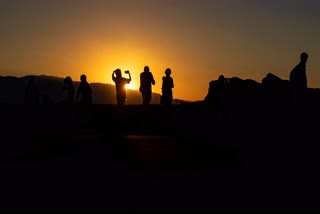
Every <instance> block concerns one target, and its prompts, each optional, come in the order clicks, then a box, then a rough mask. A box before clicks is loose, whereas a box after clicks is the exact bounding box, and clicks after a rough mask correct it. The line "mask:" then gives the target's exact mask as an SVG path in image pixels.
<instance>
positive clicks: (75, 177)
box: [0, 75, 320, 213]
mask: <svg viewBox="0 0 320 214" xmlns="http://www.w3.org/2000/svg"><path fill="white" fill-rule="evenodd" d="M227 81H228V84H229V88H228V90H227V91H226V96H225V97H224V98H223V101H224V102H223V104H221V100H220V102H216V94H215V91H214V87H215V81H212V82H210V87H209V90H208V94H207V96H206V97H205V99H204V101H199V102H190V103H182V104H180V105H173V106H171V107H165V106H162V105H149V106H142V105H125V106H122V107H121V106H116V105H106V104H94V105H93V106H92V108H91V109H89V111H88V109H87V108H83V107H82V106H81V105H59V104H48V105H18V104H2V105H1V106H0V111H1V112H2V115H1V118H0V120H1V124H2V126H1V143H0V168H1V193H0V194H1V198H2V200H1V202H0V207H1V208H2V209H10V210H13V211H34V210H40V211H47V210H51V211H52V210H53V211H57V212H61V211H73V210H79V209H81V210H85V211H88V212H90V213H92V212H95V211H101V210H102V211H119V212H129V211H138V212H143V211H145V212H156V211H157V212H168V211H174V212H178V211H191V212H196V213H199V212H206V211H211V212H212V211H222V212H246V213H248V212H251V213H257V212H259V213H260V212H265V213H272V212H274V211H277V212H279V211H280V212H287V211H301V212H303V213H306V212H308V211H314V210H317V209H318V208H319V196H318V192H319V190H320V188H319V187H320V185H319V180H320V176H319V175H318V167H319V163H320V156H319V154H318V153H319V149H320V146H319V142H320V141H319V131H318V129H319V124H320V122H319V121H320V113H319V109H320V108H319V107H320V102H319V100H320V99H319V98H320V96H319V91H318V89H308V93H307V95H306V98H305V100H304V102H303V103H299V104H297V103H291V102H290V100H289V99H288V97H287V94H288V93H287V90H288V89H287V82H286V81H282V80H281V79H278V78H277V77H275V76H272V75H268V78H267V79H265V80H264V81H263V82H262V83H261V84H260V83H256V82H254V81H251V80H241V79H239V78H232V79H228V80H227ZM270 81H271V82H270ZM274 86H276V87H274Z"/></svg>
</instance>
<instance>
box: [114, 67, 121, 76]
mask: <svg viewBox="0 0 320 214" xmlns="http://www.w3.org/2000/svg"><path fill="white" fill-rule="evenodd" d="M114 72H115V73H116V77H121V76H122V74H121V70H120V69H119V68H118V69H116V70H115V71H114Z"/></svg>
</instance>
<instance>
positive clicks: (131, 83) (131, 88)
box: [126, 81, 136, 90]
mask: <svg viewBox="0 0 320 214" xmlns="http://www.w3.org/2000/svg"><path fill="white" fill-rule="evenodd" d="M126 89H130V90H135V89H136V88H135V86H134V84H133V82H132V81H131V82H130V84H126Z"/></svg>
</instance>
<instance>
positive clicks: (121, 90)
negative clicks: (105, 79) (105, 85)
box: [112, 68, 131, 105]
mask: <svg viewBox="0 0 320 214" xmlns="http://www.w3.org/2000/svg"><path fill="white" fill-rule="evenodd" d="M124 73H126V74H128V75H129V79H127V78H123V77H122V74H121V70H120V69H119V68H118V69H116V70H114V71H113V73H112V80H113V81H114V82H115V84H116V93H117V95H116V99H117V104H118V105H124V104H125V102H126V99H127V92H126V87H125V86H126V84H130V82H131V75H130V71H128V70H127V71H125V72H124Z"/></svg>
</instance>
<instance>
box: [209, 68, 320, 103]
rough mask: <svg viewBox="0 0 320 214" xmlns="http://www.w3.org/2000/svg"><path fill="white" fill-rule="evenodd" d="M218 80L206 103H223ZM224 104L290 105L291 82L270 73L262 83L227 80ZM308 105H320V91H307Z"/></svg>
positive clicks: (237, 79)
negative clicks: (218, 89)
mask: <svg viewBox="0 0 320 214" xmlns="http://www.w3.org/2000/svg"><path fill="white" fill-rule="evenodd" d="M217 85H218V80H213V81H211V82H210V83H209V90H208V94H207V95H206V97H205V99H204V101H205V102H206V103H208V104H214V105H215V104H217V100H220V101H221V98H220V97H219V96H220V95H219V93H218V92H217ZM222 96H223V102H224V104H229V105H233V104H236V105H244V104H255V103H261V104H263V105H268V104H271V105H273V104H288V103H290V82H289V81H288V80H283V79H281V78H279V77H277V76H276V75H274V74H272V73H268V74H267V75H266V77H265V78H263V79H262V82H261V83H258V82H256V81H254V80H250V79H247V80H243V79H240V78H238V77H232V78H225V81H224V91H223V95H222ZM305 101H306V103H318V102H319V101H320V89H311V88H308V89H307V94H306V99H305Z"/></svg>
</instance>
